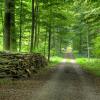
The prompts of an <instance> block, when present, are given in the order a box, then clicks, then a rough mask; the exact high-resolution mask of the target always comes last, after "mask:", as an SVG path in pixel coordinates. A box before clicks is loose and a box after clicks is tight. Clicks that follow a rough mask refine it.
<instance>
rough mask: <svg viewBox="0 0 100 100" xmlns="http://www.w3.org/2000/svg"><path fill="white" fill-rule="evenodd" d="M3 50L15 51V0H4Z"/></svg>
mask: <svg viewBox="0 0 100 100" xmlns="http://www.w3.org/2000/svg"><path fill="white" fill-rule="evenodd" d="M3 38H4V50H7V51H16V49H17V44H16V32H15V0H13V1H12V0H5V18H4V37H3Z"/></svg>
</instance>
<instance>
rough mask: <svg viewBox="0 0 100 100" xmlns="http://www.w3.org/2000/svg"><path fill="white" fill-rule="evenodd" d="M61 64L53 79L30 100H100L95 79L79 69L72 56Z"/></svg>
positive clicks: (68, 55) (34, 93)
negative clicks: (68, 60)
mask: <svg viewBox="0 0 100 100" xmlns="http://www.w3.org/2000/svg"><path fill="white" fill-rule="evenodd" d="M67 57H68V58H70V59H71V60H70V62H67V63H66V59H64V60H63V62H62V63H61V64H59V66H58V69H57V70H56V71H55V73H53V75H52V78H51V79H50V80H49V81H47V82H46V83H45V85H44V86H43V87H41V88H39V89H37V90H36V91H34V92H33V93H32V96H31V99H30V100H100V91H98V88H97V86H96V84H95V82H94V80H93V78H92V77H91V76H90V75H88V74H87V73H85V72H84V71H83V70H81V69H80V68H79V66H78V65H77V64H76V63H75V60H74V59H73V57H72V55H71V54H67Z"/></svg>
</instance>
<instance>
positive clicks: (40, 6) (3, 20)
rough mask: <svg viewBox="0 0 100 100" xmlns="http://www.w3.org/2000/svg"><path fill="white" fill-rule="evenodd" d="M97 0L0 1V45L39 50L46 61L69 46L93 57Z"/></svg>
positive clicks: (10, 47) (10, 48)
mask: <svg viewBox="0 0 100 100" xmlns="http://www.w3.org/2000/svg"><path fill="white" fill-rule="evenodd" d="M98 2H99V1H98V0H96V1H95V0H91V1H90V0H79V1H73V0H70V1H69V0H63V1H61V0H13V1H12V0H5V1H4V0H1V1H0V6H1V8H2V9H0V36H1V37H0V42H1V44H0V45H1V46H2V40H3V44H4V45H3V48H4V50H7V51H13V52H31V53H32V52H40V53H41V54H43V55H45V56H46V57H48V60H50V56H53V55H56V54H57V55H58V54H59V55H60V54H61V51H62V48H66V46H68V45H73V48H74V50H77V51H78V52H79V54H81V55H85V56H88V57H89V56H94V55H95V54H94V51H95V52H96V50H94V48H96V45H95V43H96V44H98V43H97V42H96V41H97V38H98V37H99V36H100V35H99V33H100V31H99V28H100V24H99V22H100V20H99V19H100V16H99V15H100V12H99V11H100V7H99V6H100V5H99V3H98ZM4 6H5V7H4ZM72 42H73V44H72ZM1 46H0V50H2V49H1Z"/></svg>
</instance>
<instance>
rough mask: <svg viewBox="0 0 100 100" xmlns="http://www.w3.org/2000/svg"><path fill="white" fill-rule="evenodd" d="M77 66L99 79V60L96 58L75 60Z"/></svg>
mask: <svg viewBox="0 0 100 100" xmlns="http://www.w3.org/2000/svg"><path fill="white" fill-rule="evenodd" d="M76 61H77V63H78V64H80V65H81V68H82V69H84V70H86V71H88V72H89V73H91V74H93V75H95V76H98V77H100V59H96V58H90V59H88V58H76Z"/></svg>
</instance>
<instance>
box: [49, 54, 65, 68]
mask: <svg viewBox="0 0 100 100" xmlns="http://www.w3.org/2000/svg"><path fill="white" fill-rule="evenodd" d="M62 60H63V58H62V57H59V56H53V57H51V59H50V66H51V67H54V66H55V65H57V64H59V63H60V62H61V61H62Z"/></svg>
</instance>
